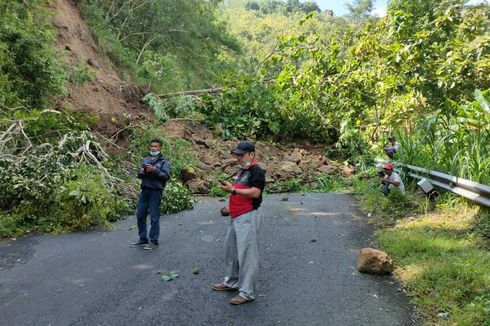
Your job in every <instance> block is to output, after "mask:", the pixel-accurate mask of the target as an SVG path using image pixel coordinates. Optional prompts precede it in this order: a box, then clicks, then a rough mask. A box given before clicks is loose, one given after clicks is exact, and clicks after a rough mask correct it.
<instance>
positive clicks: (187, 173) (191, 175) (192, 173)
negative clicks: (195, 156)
mask: <svg viewBox="0 0 490 326" xmlns="http://www.w3.org/2000/svg"><path fill="white" fill-rule="evenodd" d="M195 178H196V170H195V169H194V168H193V167H192V166H188V167H186V168H184V169H183V170H182V182H184V183H186V182H188V181H190V180H193V179H195Z"/></svg>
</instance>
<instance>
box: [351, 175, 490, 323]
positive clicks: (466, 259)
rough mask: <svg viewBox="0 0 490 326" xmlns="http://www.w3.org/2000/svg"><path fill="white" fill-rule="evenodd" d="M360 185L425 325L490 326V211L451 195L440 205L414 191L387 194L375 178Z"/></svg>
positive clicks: (366, 205) (367, 207)
mask: <svg viewBox="0 0 490 326" xmlns="http://www.w3.org/2000/svg"><path fill="white" fill-rule="evenodd" d="M354 189H355V191H356V195H357V197H358V198H359V202H360V206H361V209H362V210H364V211H366V212H370V213H371V214H372V222H374V223H376V224H377V225H378V226H380V227H381V228H380V229H379V230H378V231H377V236H378V239H379V243H380V245H381V246H382V247H383V248H384V250H386V251H387V252H388V253H389V254H390V255H391V257H392V258H393V259H394V260H395V262H396V270H395V276H396V277H397V278H398V279H399V280H400V281H401V282H402V284H403V288H404V289H405V291H406V292H407V294H408V295H409V296H410V297H411V298H412V302H413V303H414V304H416V306H417V310H418V313H419V314H420V316H421V317H422V319H423V321H424V323H426V324H430V325H434V324H437V325H490V251H489V249H490V244H489V243H490V238H489V234H488V232H487V231H488V226H489V225H490V212H489V210H488V209H484V208H481V207H479V206H477V205H473V204H471V203H467V202H465V201H463V200H461V199H459V198H457V197H455V196H452V195H450V194H444V195H443V196H441V197H440V198H439V199H438V200H437V202H436V203H429V202H428V201H426V200H425V199H424V197H423V196H422V195H417V194H416V193H415V194H414V193H413V192H411V191H407V194H406V195H405V196H398V197H389V196H388V197H385V196H383V195H381V194H378V193H377V191H376V189H377V182H375V181H374V180H356V181H354ZM408 189H410V186H409V187H408ZM386 203H390V205H387V204H386Z"/></svg>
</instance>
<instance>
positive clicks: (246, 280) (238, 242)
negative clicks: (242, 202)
mask: <svg viewBox="0 0 490 326" xmlns="http://www.w3.org/2000/svg"><path fill="white" fill-rule="evenodd" d="M261 219H262V213H261V211H260V210H259V209H255V210H253V211H250V212H248V213H245V214H242V215H240V216H238V217H236V218H233V219H231V221H230V225H229V227H228V234H227V235H226V241H225V251H226V276H225V281H224V284H226V285H227V286H229V287H231V288H238V289H239V290H240V296H242V297H244V298H246V299H249V300H254V299H255V284H256V283H257V274H258V271H259V243H258V242H259V232H260V223H261Z"/></svg>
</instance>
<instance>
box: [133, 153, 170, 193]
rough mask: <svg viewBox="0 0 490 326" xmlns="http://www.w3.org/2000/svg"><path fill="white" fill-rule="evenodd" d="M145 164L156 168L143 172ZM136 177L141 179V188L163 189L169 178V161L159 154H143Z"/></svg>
mask: <svg viewBox="0 0 490 326" xmlns="http://www.w3.org/2000/svg"><path fill="white" fill-rule="evenodd" d="M146 164H150V165H153V166H155V167H156V170H155V171H154V172H145V171H144V168H145V165H146ZM141 169H143V171H142V170H141ZM138 178H140V179H141V189H150V190H163V188H165V185H166V183H167V181H168V179H170V162H169V161H168V160H167V159H166V158H165V157H163V156H162V155H161V154H158V156H156V157H155V156H145V157H144V158H143V161H142V162H141V166H140V169H139V170H138Z"/></svg>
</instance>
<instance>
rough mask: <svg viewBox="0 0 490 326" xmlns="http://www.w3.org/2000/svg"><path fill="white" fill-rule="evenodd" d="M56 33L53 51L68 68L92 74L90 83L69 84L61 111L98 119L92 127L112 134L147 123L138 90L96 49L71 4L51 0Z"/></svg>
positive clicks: (75, 8) (149, 114)
mask: <svg viewBox="0 0 490 326" xmlns="http://www.w3.org/2000/svg"><path fill="white" fill-rule="evenodd" d="M50 7H51V9H53V12H54V13H55V15H54V16H53V18H52V21H53V24H54V25H55V26H56V27H57V29H58V36H57V40H56V48H57V49H58V50H59V51H60V53H61V54H62V55H63V57H64V58H63V60H66V61H68V62H67V63H68V64H69V65H71V66H72V67H75V66H78V67H85V66H86V67H87V68H88V69H90V70H92V71H93V72H94V74H95V78H94V79H93V80H92V81H87V82H84V83H82V84H76V83H70V84H69V90H70V91H69V95H68V96H67V97H66V98H64V99H63V101H62V103H61V105H62V106H63V107H66V108H69V109H72V110H80V111H84V112H88V113H92V114H96V115H97V116H99V118H100V121H99V122H98V123H97V124H96V126H94V128H95V129H97V130H98V131H101V132H104V133H107V134H112V133H114V132H115V131H117V130H118V129H119V128H120V127H122V126H124V125H126V124H127V123H128V122H129V121H135V120H136V121H137V120H150V119H151V116H152V114H151V112H150V111H149V110H148V109H147V108H146V107H145V106H144V105H142V104H141V103H140V99H141V97H142V96H143V95H144V94H143V91H142V89H141V88H139V87H136V86H134V85H132V84H131V83H128V82H125V81H123V80H122V79H121V78H120V77H119V75H118V74H117V72H116V71H115V70H114V69H113V68H112V67H111V65H110V63H109V62H108V60H107V59H106V58H105V57H104V56H103V55H101V54H100V53H99V52H98V51H97V49H96V47H95V41H94V39H93V37H92V34H91V31H90V28H89V27H88V25H87V24H86V23H85V21H84V20H83V19H82V17H81V15H80V12H79V10H78V8H77V7H76V5H75V4H74V2H73V1H72V0H54V1H52V3H51V4H50Z"/></svg>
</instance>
